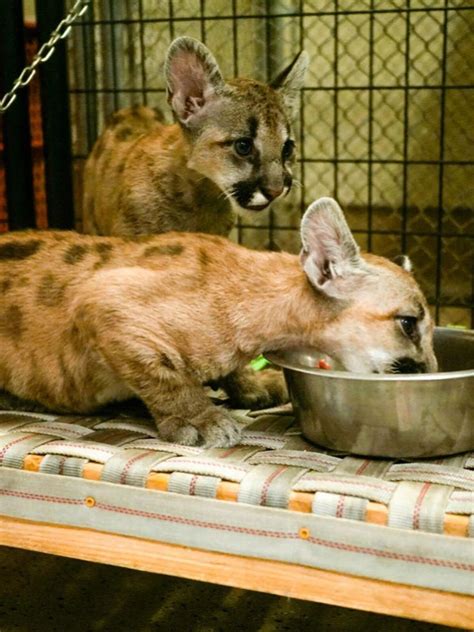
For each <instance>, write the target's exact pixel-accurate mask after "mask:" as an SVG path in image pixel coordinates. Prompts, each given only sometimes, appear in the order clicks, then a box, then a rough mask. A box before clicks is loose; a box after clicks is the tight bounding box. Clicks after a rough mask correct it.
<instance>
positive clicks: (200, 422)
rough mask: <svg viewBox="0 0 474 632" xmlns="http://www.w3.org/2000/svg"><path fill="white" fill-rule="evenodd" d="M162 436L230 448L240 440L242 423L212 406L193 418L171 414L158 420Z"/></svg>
mask: <svg viewBox="0 0 474 632" xmlns="http://www.w3.org/2000/svg"><path fill="white" fill-rule="evenodd" d="M157 426H158V432H159V434H160V438H161V439H163V440H164V441H170V442H172V443H180V444H182V445H191V446H200V447H203V448H230V447H232V446H234V445H236V444H237V443H238V442H239V439H240V435H241V427H240V425H239V424H238V423H237V422H236V421H235V420H234V419H233V418H232V417H231V415H230V414H229V413H228V412H227V411H226V410H223V409H220V408H217V407H212V408H206V410H205V411H203V412H202V413H200V414H199V415H196V416H195V417H193V418H192V419H185V418H184V417H178V416H169V417H164V418H162V419H160V420H158V421H157Z"/></svg>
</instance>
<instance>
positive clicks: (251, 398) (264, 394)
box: [220, 367, 288, 410]
mask: <svg viewBox="0 0 474 632" xmlns="http://www.w3.org/2000/svg"><path fill="white" fill-rule="evenodd" d="M220 383H221V385H222V387H223V388H224V390H225V391H226V393H227V395H228V396H229V400H230V404H231V406H235V407H236V408H250V409H252V410H258V409H259V408H269V407H271V406H277V405H278V404H283V403H284V402H287V401H288V391H287V389H286V384H285V380H284V378H283V373H282V372H281V371H277V370H276V369H271V368H270V369H265V370H264V371H254V370H253V369H251V368H248V367H245V368H244V369H240V370H238V371H234V372H233V373H230V374H229V375H227V376H226V377H225V378H224V379H223V380H221V381H220Z"/></svg>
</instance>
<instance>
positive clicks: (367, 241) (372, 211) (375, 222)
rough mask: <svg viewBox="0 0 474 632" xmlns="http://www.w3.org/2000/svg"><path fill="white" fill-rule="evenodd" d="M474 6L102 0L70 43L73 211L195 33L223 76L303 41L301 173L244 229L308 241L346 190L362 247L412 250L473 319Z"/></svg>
mask: <svg viewBox="0 0 474 632" xmlns="http://www.w3.org/2000/svg"><path fill="white" fill-rule="evenodd" d="M473 33H474V4H470V3H468V2H465V1H463V0H377V1H375V0H357V1H355V0H335V1H329V0H266V1H264V0H169V1H167V2H166V1H162V2H156V1H155V0H119V2H116V1H113V0H95V1H94V2H93V6H92V8H91V9H90V10H89V13H88V14H87V16H86V17H85V18H84V19H83V20H82V23H80V24H79V25H77V26H74V28H73V36H72V38H71V41H70V48H69V69H70V107H71V114H72V133H73V143H74V156H73V169H74V177H75V199H76V217H77V222H78V225H79V226H80V200H81V195H82V192H81V183H82V169H83V164H84V161H85V158H86V157H87V155H88V153H89V151H90V149H91V147H92V145H93V143H94V141H95V139H96V138H97V135H98V134H99V133H100V132H101V130H102V129H103V127H104V124H105V121H106V118H107V116H108V115H109V114H110V113H111V112H113V111H114V110H116V109H118V108H120V107H124V106H128V105H132V104H135V103H144V104H148V105H151V106H157V107H159V108H160V109H161V110H162V111H163V112H164V113H165V114H166V116H167V117H168V120H169V121H170V122H171V120H172V119H171V114H170V113H169V108H168V105H167V103H166V94H165V84H164V78H163V61H164V58H165V54H166V49H167V47H168V45H169V43H170V42H171V40H172V39H173V38H174V37H177V36H179V35H190V36H193V37H196V38H197V39H200V40H201V41H203V42H204V43H205V44H206V45H207V46H208V47H209V48H210V49H211V50H212V52H213V53H214V55H215V56H216V58H217V60H218V62H219V65H220V67H221V69H222V71H223V74H224V75H225V76H227V77H231V76H236V75H241V76H250V77H253V78H256V79H261V80H268V79H270V78H271V77H273V76H275V75H276V74H277V73H278V72H279V71H280V70H281V69H282V68H283V67H284V66H285V65H286V64H288V63H289V62H290V61H291V59H292V58H293V57H294V56H295V55H296V53H297V52H298V51H299V50H301V49H305V50H307V51H308V53H309V55H310V59H311V62H310V69H309V72H308V76H307V79H306V83H305V88H304V90H303V91H302V93H301V107H300V112H299V117H298V120H297V121H296V122H295V131H296V134H297V138H298V139H299V142H298V150H299V159H298V163H297V166H296V174H295V175H296V179H297V183H296V185H295V186H294V187H293V190H292V193H291V194H290V196H288V197H287V198H286V199H285V200H283V201H281V202H279V203H278V204H276V205H275V206H274V209H273V210H270V211H268V212H264V213H262V214H261V215H259V216H258V218H257V219H256V220H254V221H253V222H252V223H251V222H250V221H249V220H246V219H245V218H244V219H241V220H239V224H238V227H237V228H236V230H235V233H234V234H233V235H232V237H233V238H235V239H236V240H238V241H239V242H240V243H243V244H244V245H247V246H250V247H252V248H282V249H285V250H290V251H292V252H297V251H298V248H299V233H298V228H299V219H300V216H301V212H302V211H303V210H304V208H305V206H306V205H307V204H308V203H309V202H311V201H312V200H313V199H315V198H316V197H318V196H321V195H332V196H334V197H336V198H337V199H338V200H339V202H340V204H341V205H342V207H343V208H344V210H345V211H346V214H347V217H348V220H349V223H350V225H351V228H352V230H353V231H354V234H355V236H356V238H357V240H358V242H359V244H360V246H361V247H362V248H363V249H366V250H369V251H372V252H375V253H377V254H382V255H385V256H389V257H390V256H394V255H397V254H400V252H404V253H407V254H408V255H409V256H410V257H411V259H412V260H413V263H414V267H415V271H416V275H417V278H418V280H419V281H420V283H421V285H422V287H423V290H424V291H425V292H426V294H427V296H428V298H429V302H430V304H431V305H432V306H433V311H434V314H435V316H436V319H437V322H438V323H440V324H454V325H459V324H460V325H465V326H474V322H473V319H474V309H473V300H472V295H473V277H474V275H473V259H474V257H473V254H474V199H473V198H474V192H473V186H472V183H473V181H474V178H473V176H474V143H473V140H474V139H473V136H474V126H473V124H472V115H471V113H472V111H473V110H474V102H473V95H474V92H473V87H474V81H473V75H472V72H473V71H472V69H473V68H474V59H473V57H474V44H473Z"/></svg>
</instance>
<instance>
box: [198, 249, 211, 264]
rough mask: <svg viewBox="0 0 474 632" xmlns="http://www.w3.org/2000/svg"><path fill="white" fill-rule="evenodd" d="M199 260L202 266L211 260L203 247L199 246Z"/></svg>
mask: <svg viewBox="0 0 474 632" xmlns="http://www.w3.org/2000/svg"><path fill="white" fill-rule="evenodd" d="M199 262H200V263H201V265H202V266H203V268H206V267H207V266H208V265H209V263H210V262H211V258H210V257H209V255H208V254H207V252H206V250H205V249H204V248H199Z"/></svg>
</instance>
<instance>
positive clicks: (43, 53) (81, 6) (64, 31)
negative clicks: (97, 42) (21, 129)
mask: <svg viewBox="0 0 474 632" xmlns="http://www.w3.org/2000/svg"><path fill="white" fill-rule="evenodd" d="M90 2H91V0H76V2H75V3H74V5H73V7H72V9H71V10H70V11H69V13H68V14H67V16H66V17H65V18H64V20H61V22H60V23H59V24H58V26H57V27H56V28H55V29H54V31H53V32H52V33H51V36H50V38H49V40H48V41H47V42H45V43H44V44H42V46H41V48H40V49H39V51H38V52H37V53H36V55H35V56H34V57H33V61H32V62H31V64H30V65H29V66H26V67H25V68H23V70H22V71H21V73H20V75H19V77H18V78H17V79H15V81H14V82H13V86H12V89H11V90H10V92H7V93H6V94H4V95H3V97H2V100H1V101H0V113H1V114H3V113H4V112H6V111H7V110H8V108H9V107H10V106H11V105H12V103H13V102H14V101H15V99H16V97H17V92H18V90H20V88H24V87H25V86H27V85H28V84H29V83H30V81H31V80H32V79H33V77H34V76H35V74H36V68H37V67H38V66H39V65H40V64H43V63H44V62H45V61H48V59H49V58H50V57H51V55H52V54H53V53H54V50H55V47H56V44H57V43H58V41H59V40H62V39H65V38H66V37H67V36H68V35H69V33H70V31H71V25H72V23H73V22H74V21H75V20H77V18H79V17H80V16H81V15H83V14H84V13H85V12H86V11H87V9H88V7H89V4H90Z"/></svg>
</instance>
